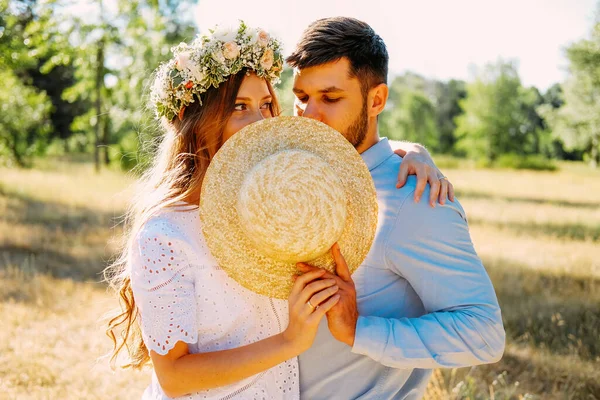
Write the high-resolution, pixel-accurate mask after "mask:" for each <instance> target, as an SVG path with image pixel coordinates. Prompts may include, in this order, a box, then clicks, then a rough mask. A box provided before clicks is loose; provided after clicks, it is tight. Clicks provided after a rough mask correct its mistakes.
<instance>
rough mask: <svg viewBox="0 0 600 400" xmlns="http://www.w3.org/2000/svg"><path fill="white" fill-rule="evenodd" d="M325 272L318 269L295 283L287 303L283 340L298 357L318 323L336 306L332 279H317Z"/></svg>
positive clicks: (311, 339)
mask: <svg viewBox="0 0 600 400" xmlns="http://www.w3.org/2000/svg"><path fill="white" fill-rule="evenodd" d="M325 273H326V271H325V270H323V269H318V270H315V271H311V272H308V273H306V274H304V275H301V276H299V277H297V278H296V279H295V282H294V286H293V287H292V292H291V293H290V297H289V299H288V303H289V310H290V311H289V312H290V322H289V324H288V327H287V329H286V330H285V331H284V332H283V337H284V339H285V340H286V341H287V342H288V344H290V345H291V346H292V347H293V348H294V352H297V353H298V354H300V353H302V352H304V351H306V350H308V349H309V348H310V346H311V345H312V343H313V341H314V339H315V335H316V334H317V329H318V327H319V323H320V322H321V319H323V317H324V316H325V314H326V313H327V312H328V311H329V310H331V308H332V307H333V306H335V305H336V304H337V302H338V301H339V299H340V295H339V294H337V291H338V289H339V288H338V286H337V285H336V282H335V280H334V279H320V278H321V277H322V276H323V275H325Z"/></svg>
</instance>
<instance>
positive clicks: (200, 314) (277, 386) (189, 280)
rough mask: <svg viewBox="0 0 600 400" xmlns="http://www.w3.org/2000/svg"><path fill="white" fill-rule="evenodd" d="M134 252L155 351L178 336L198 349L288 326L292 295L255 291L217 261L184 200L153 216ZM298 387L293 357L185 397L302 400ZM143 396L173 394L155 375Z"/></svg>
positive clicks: (145, 329) (134, 277)
mask: <svg viewBox="0 0 600 400" xmlns="http://www.w3.org/2000/svg"><path fill="white" fill-rule="evenodd" d="M132 250H133V251H132V252H131V253H132V256H131V260H130V261H131V263H130V265H131V284H132V288H133V294H134V298H135V301H136V305H137V307H138V308H139V311H140V316H141V327H142V336H143V339H144V342H145V343H146V346H147V347H148V349H149V350H154V351H155V352H157V353H159V354H166V353H167V352H168V351H169V350H171V349H172V348H173V346H174V345H175V343H176V342H178V341H183V342H186V343H187V344H188V347H189V350H190V352H191V353H203V352H211V351H218V350H226V349H231V348H236V347H240V346H244V345H247V344H250V343H254V342H256V341H259V340H261V339H264V338H267V337H269V336H273V335H276V334H278V333H280V332H281V331H283V330H284V329H285V328H286V327H287V324H288V307H287V301H285V300H277V299H270V298H268V297H264V296H261V295H258V294H255V293H254V292H251V291H249V290H247V289H245V288H244V287H242V286H240V285H239V284H238V283H237V282H235V281H234V280H233V279H231V278H229V277H228V276H227V274H225V272H224V271H223V270H221V269H220V268H219V267H218V266H217V262H216V261H215V259H214V258H213V257H212V256H211V255H210V253H209V251H208V249H207V247H206V244H205V242H204V238H203V236H202V231H201V228H200V218H199V216H198V209H197V208H195V209H190V208H189V207H188V208H187V209H184V208H183V206H181V207H179V208H178V209H176V210H173V209H170V210H164V211H162V212H161V213H160V214H159V215H157V216H155V217H153V218H151V219H150V220H149V221H148V222H147V223H146V224H145V226H144V227H143V228H142V230H141V231H140V232H139V234H138V236H137V240H136V242H135V244H134V248H133V249H132ZM198 378H199V379H201V377H198ZM298 386H299V385H298V363H297V359H296V358H293V359H291V360H288V361H286V362H284V363H282V364H279V365H277V366H276V367H273V368H271V369H269V370H267V371H264V372H262V373H260V374H257V375H255V376H252V377H250V378H247V379H244V380H242V381H240V382H237V383H235V384H232V385H228V386H224V387H220V388H217V389H210V390H204V391H200V392H196V393H191V394H189V395H186V396H182V397H181V398H182V399H233V398H235V399H268V400H271V399H298V398H299V389H298ZM143 399H168V397H167V396H166V395H165V394H164V393H163V391H162V389H161V387H160V385H159V383H158V380H157V377H156V374H153V375H152V383H151V384H150V386H149V387H148V388H147V389H146V391H145V392H144V395H143Z"/></svg>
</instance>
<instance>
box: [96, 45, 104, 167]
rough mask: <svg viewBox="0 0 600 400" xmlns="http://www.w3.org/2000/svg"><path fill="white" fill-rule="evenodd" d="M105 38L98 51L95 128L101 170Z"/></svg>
mask: <svg viewBox="0 0 600 400" xmlns="http://www.w3.org/2000/svg"><path fill="white" fill-rule="evenodd" d="M103 72H104V38H101V39H100V41H99V42H98V50H97V53H96V126H95V129H94V133H95V137H94V139H95V143H94V166H95V168H96V172H100V145H101V139H100V129H101V128H102V86H103V85H104V73H103Z"/></svg>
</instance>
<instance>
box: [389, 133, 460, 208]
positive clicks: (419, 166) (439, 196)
mask: <svg viewBox="0 0 600 400" xmlns="http://www.w3.org/2000/svg"><path fill="white" fill-rule="evenodd" d="M390 144H391V146H392V148H393V149H394V153H396V154H397V155H399V156H400V157H402V158H403V161H402V164H400V171H399V172H398V183H397V185H396V187H397V188H401V187H402V186H404V184H405V183H406V179H407V178H408V175H416V176H417V187H416V189H415V201H416V202H418V201H420V200H421V195H422V194H423V191H424V190H425V186H426V185H427V182H429V185H430V192H429V205H430V206H431V207H435V203H436V200H437V201H439V202H440V204H444V203H445V202H446V198H448V199H449V200H450V201H454V186H452V184H451V183H450V181H449V180H448V178H446V177H445V176H444V174H443V173H442V171H440V170H439V168H438V167H437V166H436V165H435V163H434V162H433V158H432V157H431V154H429V152H428V151H427V149H426V148H425V147H424V146H422V145H420V144H418V143H411V142H401V141H395V140H393V141H390Z"/></svg>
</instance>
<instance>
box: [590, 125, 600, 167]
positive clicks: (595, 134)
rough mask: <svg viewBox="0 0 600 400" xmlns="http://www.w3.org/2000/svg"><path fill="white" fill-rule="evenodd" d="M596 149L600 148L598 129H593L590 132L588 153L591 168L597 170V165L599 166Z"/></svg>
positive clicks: (599, 154) (598, 156)
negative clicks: (590, 142) (590, 147)
mask: <svg viewBox="0 0 600 400" xmlns="http://www.w3.org/2000/svg"><path fill="white" fill-rule="evenodd" d="M598 147H600V129H595V130H594V132H592V151H591V153H590V164H591V166H592V168H598V164H600V152H599V149H598Z"/></svg>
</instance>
